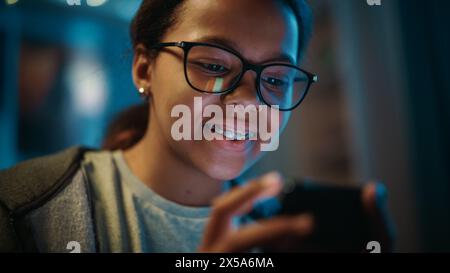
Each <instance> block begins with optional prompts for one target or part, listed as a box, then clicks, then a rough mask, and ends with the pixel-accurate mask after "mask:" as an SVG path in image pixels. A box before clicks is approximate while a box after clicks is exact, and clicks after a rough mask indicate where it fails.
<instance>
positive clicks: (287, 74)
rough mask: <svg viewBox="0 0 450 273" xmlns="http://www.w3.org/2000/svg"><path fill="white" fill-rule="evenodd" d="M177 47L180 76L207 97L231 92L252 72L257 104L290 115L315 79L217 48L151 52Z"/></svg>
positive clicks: (189, 45) (187, 45) (286, 66)
mask: <svg viewBox="0 0 450 273" xmlns="http://www.w3.org/2000/svg"><path fill="white" fill-rule="evenodd" d="M164 47H179V48H182V49H183V51H184V74H185V78H186V81H187V83H188V84H189V85H190V86H191V87H192V88H193V89H195V90H196V91H199V92H202V93H211V94H225V93H230V92H232V91H233V90H234V89H235V88H236V87H237V86H238V84H239V82H240V81H241V79H242V77H243V75H244V74H245V72H246V71H248V70H252V71H254V72H256V75H257V76H256V92H257V95H258V98H259V100H260V101H262V102H264V103H265V104H266V105H268V106H270V107H275V108H277V109H279V110H280V111H291V110H293V109H294V108H296V107H297V106H299V105H300V103H301V102H302V101H303V100H304V99H305V96H306V94H307V93H308V90H309V88H310V87H311V85H312V83H314V82H317V80H318V77H317V76H316V75H314V74H312V73H310V72H307V71H305V70H303V69H301V68H299V67H297V66H295V65H291V64H286V63H269V64H265V65H256V64H252V63H250V62H248V61H246V60H245V59H244V58H243V57H241V56H240V55H239V53H237V52H235V51H233V50H231V49H228V48H225V47H221V46H218V45H213V44H207V43H193V42H184V41H181V42H169V43H159V44H157V45H156V46H154V47H152V49H161V48H164Z"/></svg>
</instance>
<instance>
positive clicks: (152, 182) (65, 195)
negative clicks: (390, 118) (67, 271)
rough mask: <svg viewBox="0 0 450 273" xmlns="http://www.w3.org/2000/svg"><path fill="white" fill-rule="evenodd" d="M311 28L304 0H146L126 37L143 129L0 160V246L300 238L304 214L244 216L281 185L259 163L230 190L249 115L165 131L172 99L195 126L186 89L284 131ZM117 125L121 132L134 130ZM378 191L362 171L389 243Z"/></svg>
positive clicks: (245, 149)
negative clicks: (108, 146)
mask: <svg viewBox="0 0 450 273" xmlns="http://www.w3.org/2000/svg"><path fill="white" fill-rule="evenodd" d="M310 32H311V17H310V12H309V8H308V6H307V4H306V3H305V2H304V1H303V0H264V1H261V0H245V1H241V0H239V1H238V0H144V1H143V3H142V5H141V6H140V8H139V10H138V12H137V14H136V16H135V18H134V20H133V22H132V25H131V37H132V43H133V47H134V51H135V56H134V61H133V67H132V75H133V80H134V83H135V86H136V89H137V90H139V92H140V93H141V94H142V95H143V96H145V97H146V100H147V105H146V106H145V107H144V108H140V109H141V111H140V112H139V113H140V114H141V115H147V116H146V119H145V120H146V123H147V124H146V125H147V126H144V127H145V131H142V132H141V133H139V132H137V135H138V137H137V138H134V139H133V141H131V142H129V141H128V142H127V141H125V142H124V143H127V145H126V147H127V149H124V150H120V149H115V150H114V151H108V150H101V151H89V150H86V149H82V148H73V149H69V150H66V151H64V152H62V153H60V154H57V155H52V156H49V157H46V158H41V159H36V160H32V161H29V162H25V163H22V164H20V165H19V166H17V167H15V168H13V169H11V170H8V171H6V172H3V173H2V174H1V176H0V178H1V184H0V187H1V190H0V200H1V206H0V208H1V210H0V226H1V230H2V233H1V234H0V249H1V250H4V251H17V250H23V251H42V252H53V251H56V252H64V251H68V250H67V249H68V248H69V249H72V247H73V248H74V249H76V248H78V250H80V251H82V252H95V251H100V252H195V251H215V252H220V251H248V250H251V249H252V248H254V247H261V246H266V245H271V246H274V245H275V244H276V243H277V242H282V241H286V239H287V240H291V241H292V240H293V239H296V241H297V239H299V240H301V239H302V238H306V237H307V236H308V235H309V234H310V233H311V232H312V230H313V229H314V220H313V218H312V217H310V216H309V215H299V216H295V217H281V216H279V217H273V218H271V219H268V220H264V221H259V222H255V223H245V219H246V218H245V217H244V215H245V214H246V213H248V212H249V211H250V210H251V209H252V207H253V205H254V203H255V202H256V201H257V200H260V199H264V198H268V197H272V196H274V195H276V194H277V193H278V192H279V191H280V188H281V185H282V181H281V180H282V179H281V176H280V175H279V174H277V173H276V172H270V173H268V174H266V175H264V176H263V177H260V178H258V179H255V180H254V181H246V182H245V183H242V185H241V186H237V187H234V188H233V189H231V190H230V185H229V183H230V182H229V181H230V180H233V179H235V178H237V177H239V175H240V174H241V173H243V172H244V171H245V170H246V169H248V168H249V167H250V166H251V165H252V164H254V163H255V162H256V161H257V160H258V159H259V158H260V157H261V155H262V150H263V149H262V145H263V141H262V140H261V138H260V131H258V132H253V131H251V130H252V129H251V128H252V125H254V124H251V121H249V120H248V119H246V118H241V119H239V118H234V117H232V118H231V121H230V117H229V116H225V117H223V119H216V120H215V122H214V123H212V124H209V127H208V128H209V129H210V130H209V131H208V132H209V133H210V134H212V135H213V136H215V138H216V139H214V140H207V139H205V138H202V139H201V140H186V139H184V140H177V138H176V137H175V136H174V131H173V126H174V123H175V122H176V121H177V117H174V115H173V114H172V113H173V110H174V109H175V108H176V107H177V106H182V107H184V108H183V109H188V110H190V111H191V113H193V115H191V118H190V120H189V125H191V127H192V128H191V129H192V130H191V131H190V132H191V134H194V132H205V130H204V129H205V128H206V126H205V125H206V124H207V121H208V120H209V119H210V118H205V117H202V116H199V114H198V111H196V110H195V107H197V106H198V105H196V103H195V98H201V102H202V104H201V105H200V107H201V109H202V110H205V109H206V108H207V107H208V106H216V108H215V109H217V107H218V108H219V109H221V110H223V112H224V113H225V112H226V111H225V109H226V108H227V106H230V105H231V106H239V105H241V106H245V107H247V106H254V109H256V111H257V112H258V113H259V114H260V115H259V118H261V119H262V120H267V124H265V125H267V126H268V127H270V125H272V124H279V126H278V127H279V128H280V131H282V129H283V128H284V127H285V126H286V124H287V122H288V120H289V116H290V111H292V110H294V109H295V108H296V107H297V106H298V105H299V104H300V103H301V102H302V100H303V99H304V97H305V95H306V93H307V91H308V89H309V87H310V86H311V84H312V83H313V82H314V81H315V78H314V75H312V74H311V73H309V72H307V71H305V70H303V69H301V68H300V67H299V66H298V64H299V63H300V59H301V56H302V54H303V53H304V50H305V47H306V45H307V42H308V39H309V35H310ZM117 99H120V98H117ZM264 106H265V107H266V110H267V109H268V110H267V111H266V112H264V111H259V109H262V108H263V107H264ZM142 109H146V110H148V111H147V112H145V111H142ZM261 113H263V114H261ZM196 118H198V119H197V120H200V122H195V121H194V120H196ZM233 124H236V127H237V128H241V131H239V130H238V129H236V128H234V127H233ZM259 125H261V124H259ZM239 126H241V127H239ZM141 127H142V126H141ZM242 128H243V129H242ZM184 129H186V128H184ZM137 131H139V130H137ZM122 133H123V134H121V135H120V137H119V138H122V140H121V141H124V139H125V140H127V139H128V140H129V139H132V136H136V130H135V131H131V132H129V134H128V135H127V132H122ZM251 135H252V136H255V135H256V137H253V138H251V137H250V136H251ZM220 137H224V139H222V140H221V139H220ZM272 137H274V135H273V134H272ZM275 137H276V136H275ZM130 143H131V144H133V145H130ZM116 148H117V147H116ZM379 197H382V192H380V191H379V190H377V186H376V185H375V184H369V185H367V186H366V187H365V189H364V191H363V196H362V197H361V198H362V201H363V203H364V204H365V207H366V208H367V213H368V214H370V217H371V218H370V219H372V220H373V227H374V234H375V233H376V234H375V235H374V236H375V237H374V238H380V241H382V247H383V248H384V249H385V250H388V249H389V248H390V237H389V236H388V235H389V233H388V232H387V225H386V222H385V221H384V214H383V209H382V208H383V204H384V201H381V202H380V200H381V199H380V198H379Z"/></svg>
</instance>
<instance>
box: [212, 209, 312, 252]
mask: <svg viewBox="0 0 450 273" xmlns="http://www.w3.org/2000/svg"><path fill="white" fill-rule="evenodd" d="M313 226H314V220H313V218H312V217H311V216H310V215H301V216H295V217H288V216H279V217H276V218H272V219H267V220H262V221H259V222H257V223H255V224H250V225H247V226H245V227H243V228H241V229H239V230H238V231H237V232H236V233H234V234H233V236H231V237H230V238H228V239H227V240H226V241H225V242H219V245H217V246H216V247H215V251H217V252H245V251H248V250H250V249H251V248H254V247H264V246H270V245H274V244H275V243H277V242H279V241H281V240H283V239H285V238H290V239H291V240H293V239H294V238H295V241H297V240H301V239H304V238H306V237H307V236H308V235H310V234H311V233H312V230H313Z"/></svg>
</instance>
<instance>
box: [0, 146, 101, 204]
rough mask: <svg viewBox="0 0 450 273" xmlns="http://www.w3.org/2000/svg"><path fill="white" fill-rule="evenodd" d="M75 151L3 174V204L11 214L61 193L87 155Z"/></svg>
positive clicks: (82, 149)
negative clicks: (35, 201)
mask: <svg viewBox="0 0 450 273" xmlns="http://www.w3.org/2000/svg"><path fill="white" fill-rule="evenodd" d="M90 150H92V149H89V148H86V147H72V148H69V149H66V150H63V151H61V152H58V153H55V154H52V155H48V156H44V157H39V158H35V159H31V160H27V161H24V162H22V163H19V164H18V165H16V166H14V167H12V168H10V169H7V170H4V171H1V172H0V203H1V204H2V205H3V206H4V207H6V208H8V209H9V210H14V209H17V208H18V207H20V206H22V205H24V204H27V203H30V202H32V201H33V200H36V199H38V198H40V197H41V196H42V195H44V194H48V193H51V192H55V191H58V189H59V188H60V187H62V186H63V184H64V181H68V180H70V178H71V177H72V176H73V175H74V174H75V173H76V172H77V170H78V169H79V168H80V164H81V161H82V159H83V156H84V154H85V153H86V152H88V151H90Z"/></svg>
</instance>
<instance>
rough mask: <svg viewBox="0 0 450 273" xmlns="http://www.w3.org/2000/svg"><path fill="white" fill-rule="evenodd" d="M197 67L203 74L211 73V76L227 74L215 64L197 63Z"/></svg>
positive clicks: (224, 69)
mask: <svg viewBox="0 0 450 273" xmlns="http://www.w3.org/2000/svg"><path fill="white" fill-rule="evenodd" d="M196 64H197V66H199V67H200V69H202V70H203V71H205V72H208V73H213V74H223V73H226V72H228V69H227V68H226V67H225V66H223V65H220V64H215V63H204V62H197V63H196Z"/></svg>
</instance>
